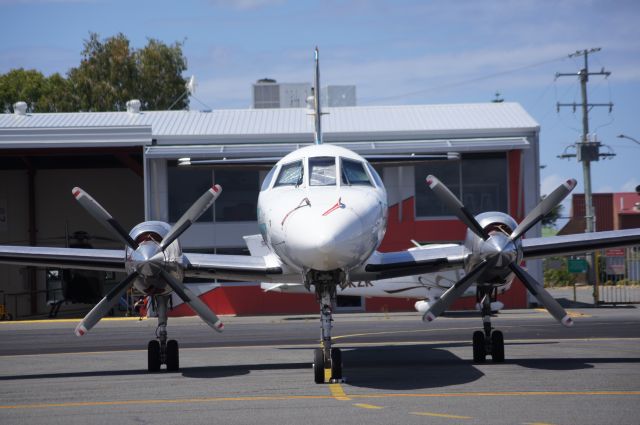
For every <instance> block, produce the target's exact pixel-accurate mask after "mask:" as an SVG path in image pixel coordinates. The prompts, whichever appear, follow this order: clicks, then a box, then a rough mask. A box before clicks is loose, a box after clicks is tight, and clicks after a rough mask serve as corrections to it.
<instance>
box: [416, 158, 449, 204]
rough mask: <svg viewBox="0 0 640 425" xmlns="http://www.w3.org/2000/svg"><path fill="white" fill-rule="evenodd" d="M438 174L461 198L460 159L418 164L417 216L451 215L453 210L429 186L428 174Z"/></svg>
mask: <svg viewBox="0 0 640 425" xmlns="http://www.w3.org/2000/svg"><path fill="white" fill-rule="evenodd" d="M430 174H432V175H434V176H436V177H437V178H438V179H439V180H440V181H441V182H442V183H444V184H445V185H446V186H447V187H448V188H449V190H450V191H451V192H453V194H454V195H456V196H457V197H458V198H460V161H430V162H427V163H426V164H424V165H422V164H421V165H416V168H415V173H414V175H415V185H416V186H415V188H416V217H443V216H450V215H451V212H450V211H449V210H447V208H446V206H445V205H444V204H443V203H442V202H440V200H439V199H438V198H436V196H435V195H434V193H433V191H432V190H431V189H429V186H427V182H426V179H427V176H428V175H430Z"/></svg>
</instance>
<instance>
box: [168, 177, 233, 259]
mask: <svg viewBox="0 0 640 425" xmlns="http://www.w3.org/2000/svg"><path fill="white" fill-rule="evenodd" d="M221 192H222V187H221V186H220V185H219V184H216V185H213V187H211V189H209V190H207V191H206V192H205V193H204V194H203V195H202V196H201V197H200V198H198V200H197V201H196V202H194V203H193V205H191V207H190V208H189V209H188V210H187V212H186V213H184V214H183V215H182V217H180V219H179V220H178V221H177V222H176V224H174V225H173V227H172V228H171V230H170V231H169V233H167V235H166V236H165V237H164V239H162V242H160V249H161V250H163V251H164V250H165V249H166V248H167V247H168V246H169V245H171V242H173V241H175V240H176V239H178V237H180V235H181V234H182V233H184V231H185V230H187V229H188V228H189V227H190V226H191V225H192V224H193V223H194V222H195V221H196V220H197V219H198V218H200V216H201V215H202V214H204V212H205V211H206V210H207V209H208V208H209V207H210V206H211V205H213V203H214V202H215V200H216V199H217V198H218V196H220V193H221Z"/></svg>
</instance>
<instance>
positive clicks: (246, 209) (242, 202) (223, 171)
mask: <svg viewBox="0 0 640 425" xmlns="http://www.w3.org/2000/svg"><path fill="white" fill-rule="evenodd" d="M214 177H215V182H216V183H217V184H219V185H220V186H222V194H221V195H220V197H219V198H218V199H217V200H216V203H215V208H216V215H215V221H256V220H257V219H258V217H257V208H258V192H259V189H260V172H259V170H257V169H244V170H232V169H227V168H220V169H217V170H215V171H214Z"/></svg>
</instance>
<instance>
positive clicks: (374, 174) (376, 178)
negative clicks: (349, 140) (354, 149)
mask: <svg viewBox="0 0 640 425" xmlns="http://www.w3.org/2000/svg"><path fill="white" fill-rule="evenodd" d="M367 168H369V173H370V174H371V176H372V177H373V180H374V181H375V182H376V185H378V187H384V183H382V179H381V178H380V174H378V172H377V171H376V169H375V168H373V165H371V163H369V162H367Z"/></svg>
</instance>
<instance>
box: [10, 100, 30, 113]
mask: <svg viewBox="0 0 640 425" xmlns="http://www.w3.org/2000/svg"><path fill="white" fill-rule="evenodd" d="M13 113H14V114H15V115H27V102H22V101H20V102H16V103H14V104H13Z"/></svg>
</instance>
